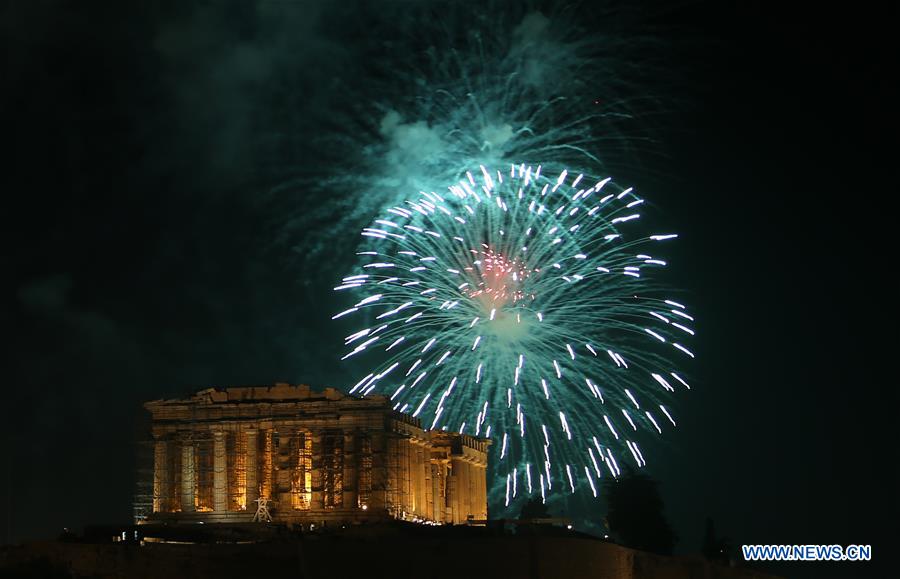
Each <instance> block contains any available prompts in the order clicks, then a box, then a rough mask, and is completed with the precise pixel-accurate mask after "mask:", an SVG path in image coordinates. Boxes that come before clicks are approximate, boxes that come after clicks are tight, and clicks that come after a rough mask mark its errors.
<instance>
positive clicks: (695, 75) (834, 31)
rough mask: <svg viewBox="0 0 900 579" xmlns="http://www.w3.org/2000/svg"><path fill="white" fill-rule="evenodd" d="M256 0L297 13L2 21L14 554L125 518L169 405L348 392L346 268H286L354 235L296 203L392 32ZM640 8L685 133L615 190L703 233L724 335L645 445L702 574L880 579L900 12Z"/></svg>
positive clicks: (888, 486) (350, 15) (684, 549)
mask: <svg viewBox="0 0 900 579" xmlns="http://www.w3.org/2000/svg"><path fill="white" fill-rule="evenodd" d="M257 3H258V4H266V5H268V6H270V7H272V6H274V7H281V8H280V9H281V10H282V12H278V13H277V14H278V17H270V18H258V17H255V16H254V14H256V13H255V12H254V10H255V7H254V5H253V4H254V3H253V2H243V3H230V2H226V1H221V2H195V3H187V2H175V1H171V2H170V1H165V0H153V1H150V2H93V3H90V6H88V5H87V3H84V2H74V1H61V0H55V1H46V2H24V1H16V0H12V1H8V2H4V3H3V5H2V8H0V11H2V12H0V15H2V16H0V22H2V25H3V26H2V28H3V32H2V34H3V37H4V46H5V49H6V50H5V51H4V52H5V58H4V62H5V66H4V67H3V80H2V86H3V91H2V114H3V125H2V126H3V134H4V137H5V140H6V142H7V146H6V147H5V149H6V153H5V154H4V155H3V183H4V185H3V186H2V190H3V202H4V207H3V209H2V211H0V214H2V215H3V221H4V226H3V233H4V236H5V238H6V239H5V242H4V247H5V251H4V252H3V254H2V255H3V271H4V275H3V279H4V280H5V281H4V284H3V291H4V293H3V309H2V318H0V321H2V327H3V328H4V330H5V333H6V335H7V343H8V344H9V346H11V351H9V346H8V347H7V351H8V353H9V354H10V357H9V359H8V360H9V361H8V362H6V363H5V364H4V366H5V367H6V368H7V369H10V368H11V370H12V372H11V374H10V373H9V372H7V374H6V376H5V377H4V380H3V383H4V388H3V390H4V394H3V396H2V399H0V405H2V406H0V407H2V409H3V449H4V456H3V458H2V464H3V467H2V472H3V473H4V475H3V477H2V478H3V480H2V481H0V485H2V489H3V493H2V501H3V502H2V504H0V512H3V513H4V515H3V517H2V518H3V521H2V522H3V525H4V529H3V531H4V532H3V533H2V535H0V536H2V539H3V541H4V542H6V541H12V542H20V541H24V540H30V539H35V538H47V537H52V536H55V535H56V534H57V533H58V532H59V531H60V530H61V529H62V528H63V527H70V528H78V527H80V526H82V525H84V524H89V523H105V522H124V521H128V520H129V517H130V501H131V494H132V491H133V487H134V482H133V480H134V473H133V468H134V459H133V455H134V445H135V440H137V439H138V438H139V437H142V436H145V435H146V429H147V427H148V423H147V417H146V416H145V414H146V413H145V411H144V410H143V408H142V406H141V403H142V402H144V401H147V400H152V399H157V398H162V397H174V396H183V395H186V394H188V393H190V392H192V391H195V390H199V389H201V388H205V387H208V386H227V385H246V384H259V385H264V384H270V383H273V382H275V381H288V382H292V383H309V384H312V385H314V386H320V387H324V386H338V387H343V386H346V385H347V383H348V382H349V381H350V379H351V376H350V375H349V373H348V372H347V370H346V369H345V368H343V367H342V366H341V365H339V364H338V358H339V356H340V354H339V353H338V352H339V350H340V348H339V347H340V341H339V340H340V336H341V335H342V333H341V331H340V329H333V327H332V326H333V324H330V323H329V317H330V315H331V314H332V313H333V312H334V311H336V309H335V307H336V306H335V302H334V300H333V298H332V296H331V285H332V284H330V281H329V280H332V279H338V278H339V277H340V276H341V275H343V274H345V272H346V270H347V269H348V268H349V267H350V265H351V264H352V260H348V259H346V257H345V256H344V255H342V254H337V253H334V254H327V255H326V256H325V257H327V259H325V260H323V261H321V262H319V263H317V264H315V267H314V268H313V269H314V271H309V264H307V263H304V261H303V260H302V258H300V257H298V255H297V253H296V252H295V251H292V247H294V246H296V245H298V244H303V243H304V242H305V241H306V240H307V239H308V238H310V237H321V236H328V235H339V236H341V237H347V236H351V235H355V233H354V232H334V231H329V229H328V224H327V223H324V222H323V223H319V224H313V225H309V224H306V225H304V226H303V227H299V226H291V224H289V223H286V222H285V218H284V216H285V215H286V214H289V213H291V212H292V211H295V210H296V207H292V204H299V203H311V202H312V203H315V202H318V201H321V200H320V199H315V198H313V197H310V195H311V194H308V195H305V196H296V194H285V195H279V194H278V193H274V192H273V188H274V187H276V186H277V185H278V184H279V183H280V182H283V181H284V180H286V179H290V178H291V177H292V176H293V175H295V174H298V173H303V171H304V163H310V162H311V161H310V159H311V158H312V156H311V155H310V145H309V144H308V143H309V141H310V135H311V134H312V133H313V132H317V131H321V130H323V127H325V128H328V129H329V130H340V129H339V128H334V127H329V123H328V118H329V117H330V116H331V115H330V110H329V109H330V107H335V106H354V107H357V108H358V109H359V110H365V108H366V106H367V105H368V104H369V102H368V99H369V95H367V94H365V92H364V91H363V92H360V93H358V94H354V95H353V98H352V99H348V98H347V95H341V96H340V98H338V97H337V96H336V95H335V94H333V92H334V91H335V90H336V89H335V88H334V87H335V86H338V85H339V83H338V80H340V79H341V78H346V77H352V76H353V75H354V73H355V71H359V70H361V69H364V68H365V67H366V66H369V64H368V61H367V58H366V50H367V48H366V46H367V45H366V39H365V38H361V39H360V38H359V37H358V36H357V35H355V34H353V33H351V32H352V30H354V26H356V27H357V28H358V27H359V22H358V21H356V23H355V24H353V21H354V20H353V19H354V16H357V17H360V18H362V17H364V15H365V13H366V10H367V9H366V8H362V7H360V6H358V3H356V2H348V3H334V4H342V5H343V8H341V9H337V8H335V7H333V6H331V3H329V2H325V1H319V2H317V1H314V0H309V1H304V2H269V3H265V2H262V0H260V2H257ZM724 4H727V6H725V5H724ZM368 9H371V6H370V7H369V8H368ZM273 10H274V9H273ZM271 13H272V12H270V14H271ZM361 15H362V16H361ZM640 16H641V17H640V18H638V19H636V22H637V24H635V26H636V27H637V29H639V30H642V31H647V30H651V31H653V33H654V34H657V35H659V37H660V39H661V40H662V41H663V42H661V43H660V51H661V54H660V55H659V61H658V64H659V66H660V67H661V73H660V74H659V75H658V78H659V82H658V83H657V84H656V86H651V87H648V90H651V91H654V92H655V94H656V95H657V98H658V99H660V100H661V101H662V102H663V105H664V106H663V107H662V108H663V109H664V110H665V113H664V114H663V115H661V116H660V117H659V118H654V120H653V123H655V124H656V129H655V136H656V139H657V141H658V145H657V146H655V147H654V148H653V151H652V152H651V153H649V154H647V155H645V156H644V158H642V159H641V162H640V164H639V165H640V166H644V167H647V168H648V170H647V171H645V172H642V171H640V170H639V169H636V168H635V167H637V166H639V165H638V164H633V165H629V166H628V167H623V170H622V172H621V173H623V174H624V176H625V177H626V178H627V180H629V181H630V182H631V183H633V184H634V185H635V186H636V188H637V189H638V190H640V191H641V192H643V193H644V194H646V195H647V196H648V197H649V198H651V199H652V200H653V202H654V207H655V209H658V210H659V211H660V213H661V214H663V216H664V218H665V222H666V223H667V224H672V225H674V226H675V227H674V228H675V229H677V231H678V232H679V233H680V234H681V238H680V239H679V242H678V243H677V244H676V245H673V246H672V248H674V253H673V254H671V259H670V261H671V262H672V263H673V264H675V265H674V267H673V277H674V278H675V279H674V281H675V282H676V283H677V284H678V285H679V287H682V288H684V289H685V293H684V294H683V297H684V299H686V300H688V302H689V303H690V304H691V305H692V309H693V310H694V311H695V312H696V315H697V316H698V324H697V327H698V339H697V341H695V342H694V346H695V348H694V350H695V351H696V352H697V354H698V363H696V364H695V365H694V367H693V368H692V370H691V375H692V376H693V383H692V385H693V386H694V389H693V390H692V391H691V392H689V393H688V394H687V395H686V396H682V397H681V398H680V399H679V404H678V406H677V408H678V412H679V416H680V420H679V428H678V429H677V430H676V431H675V432H674V434H672V435H670V436H667V437H666V439H665V442H664V443H662V444H658V445H656V446H655V447H653V448H650V447H649V445H647V446H648V448H647V450H645V454H648V455H649V456H647V458H648V462H649V463H650V466H649V468H650V473H651V474H652V475H653V476H654V477H656V478H657V479H658V480H659V481H660V482H661V488H662V492H663V494H664V499H665V502H666V505H667V513H668V516H669V518H670V520H671V521H672V523H673V526H674V527H675V529H676V530H677V532H678V534H679V535H680V541H679V543H678V545H677V547H676V550H677V551H678V552H681V553H692V552H697V551H699V549H700V543H701V539H702V534H703V529H704V520H705V518H706V517H707V516H711V517H712V518H713V519H714V521H715V524H716V528H717V531H718V532H719V533H721V534H723V535H725V536H727V537H728V538H729V539H730V541H731V543H732V544H737V545H740V544H742V543H767V544H771V543H791V544H794V543H797V544H806V543H824V544H834V543H837V544H850V543H855V544H867V543H871V544H873V545H874V549H873V551H874V557H875V558H876V559H881V561H880V562H879V563H877V564H876V563H872V564H869V565H867V564H864V563H858V564H855V565H854V566H853V567H852V569H851V568H849V567H847V566H842V565H839V564H832V563H818V564H812V563H810V564H805V565H802V564H791V565H787V566H782V567H778V568H777V570H778V571H779V572H781V573H783V574H785V575H786V576H836V577H837V576H860V577H862V576H878V573H879V572H880V571H879V569H881V570H882V571H883V565H884V564H885V561H884V560H885V559H886V558H888V557H889V556H891V555H889V552H890V549H891V548H892V546H891V545H890V544H888V543H886V542H884V539H883V537H884V536H885V530H886V529H887V528H888V526H889V525H890V526H891V527H893V528H894V529H896V518H897V515H898V508H897V506H898V505H897V493H896V491H897V489H898V481H897V466H896V465H897V458H898V453H897V449H896V442H897V435H896V430H892V429H891V426H893V425H894V422H895V420H896V419H895V418H894V416H895V409H896V408H897V394H896V392H897V390H896V388H897V379H896V377H895V376H896V374H893V373H891V372H889V371H888V367H890V366H892V365H893V362H894V360H893V359H892V356H894V355H895V352H894V350H895V347H896V343H897V338H896V325H895V323H894V319H895V318H896V316H895V309H896V307H895V305H894V303H893V298H894V297H895V294H896V292H897V289H898V286H897V283H896V281H894V282H892V281H890V279H891V277H892V274H893V272H892V270H893V266H892V264H896V261H897V257H896V256H895V255H894V249H895V244H893V243H891V242H890V241H889V239H890V238H891V237H892V235H891V234H892V233H893V231H892V230H891V225H892V224H889V219H888V215H889V214H890V213H892V212H893V211H894V209H893V207H892V205H893V204H894V203H895V202H896V199H894V197H895V196H896V189H897V187H896V183H897V171H896V160H895V158H894V156H895V154H896V152H897V150H898V148H897V143H896V136H897V130H896V126H895V125H894V124H892V122H891V117H892V116H893V113H894V107H895V105H896V103H897V99H896V95H895V93H894V92H893V91H894V89H893V86H892V84H893V82H894V77H895V75H896V71H897V63H896V61H895V58H894V54H895V52H896V51H897V47H896V46H895V38H894V37H895V36H896V30H895V29H893V28H892V26H894V25H895V24H896V22H898V19H897V16H898V15H897V10H896V9H895V8H876V7H874V5H873V6H864V5H863V4H862V3H849V4H847V5H846V6H844V7H840V8H837V7H835V8H830V7H829V8H826V7H824V6H822V5H813V4H811V5H810V7H809V8H798V7H794V8H787V9H786V8H784V7H782V6H781V5H780V3H772V4H771V5H768V4H761V3H756V2H735V3H723V2H679V3H670V4H665V3H653V4H647V6H646V8H645V9H644V13H642V14H641V15H640ZM588 18H589V16H588ZM346 22H350V24H345V23H346ZM587 23H590V20H588V21H587ZM597 24H598V25H599V24H600V23H597ZM336 79H337V80H336ZM347 103H350V104H347ZM373 114H375V113H373ZM319 169H321V167H319ZM613 169H615V167H613ZM325 170H327V168H326V169H325ZM894 535H895V536H896V531H894Z"/></svg>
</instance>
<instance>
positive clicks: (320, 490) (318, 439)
mask: <svg viewBox="0 0 900 579" xmlns="http://www.w3.org/2000/svg"><path fill="white" fill-rule="evenodd" d="M307 436H310V434H307ZM311 436H312V468H313V471H312V493H311V495H312V500H311V501H310V503H311V504H310V509H311V510H313V511H321V510H322V509H324V508H325V492H324V491H325V488H324V487H325V480H324V477H323V476H322V475H323V472H322V470H323V467H324V466H325V465H324V464H323V463H324V460H323V456H322V432H321V431H318V430H316V431H313V432H312V434H311Z"/></svg>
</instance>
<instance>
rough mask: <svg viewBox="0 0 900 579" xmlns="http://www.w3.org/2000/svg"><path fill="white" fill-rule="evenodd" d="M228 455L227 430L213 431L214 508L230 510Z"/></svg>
mask: <svg viewBox="0 0 900 579" xmlns="http://www.w3.org/2000/svg"><path fill="white" fill-rule="evenodd" d="M227 467H228V455H227V454H226V451H225V432H224V431H222V430H217V431H215V432H213V510H214V511H215V512H217V513H220V512H225V511H227V510H228V468H227Z"/></svg>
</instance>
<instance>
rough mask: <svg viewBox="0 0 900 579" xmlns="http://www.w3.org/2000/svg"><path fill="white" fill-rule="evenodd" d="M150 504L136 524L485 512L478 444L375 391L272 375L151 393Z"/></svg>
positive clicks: (455, 520) (444, 516) (483, 461)
mask: <svg viewBox="0 0 900 579" xmlns="http://www.w3.org/2000/svg"><path fill="white" fill-rule="evenodd" d="M144 406H145V408H147V410H149V411H150V413H151V414H152V434H153V471H152V477H153V484H152V488H153V494H152V509H151V512H150V513H149V514H148V515H147V517H146V519H144V520H141V521H139V522H142V523H148V522H161V521H166V522H201V521H202V522H204V523H214V522H221V523H244V522H251V521H252V520H253V518H254V515H255V514H256V513H257V507H258V504H259V502H258V499H260V498H262V499H263V502H265V499H268V500H269V501H271V502H269V509H270V512H271V518H272V520H273V521H274V522H283V523H289V524H300V525H307V524H314V525H325V526H329V525H333V524H343V523H361V522H366V521H379V520H385V519H388V518H393V519H403V520H408V521H417V522H433V523H440V524H460V523H466V522H467V521H468V520H470V519H474V520H484V519H486V518H487V500H486V487H485V470H486V466H487V451H488V448H487V447H488V444H489V441H488V440H486V439H483V438H476V437H472V436H468V435H464V434H457V433H452V432H446V431H426V430H424V429H423V428H422V425H421V423H420V422H419V421H418V420H417V419H415V418H412V417H410V416H407V415H405V414H401V413H399V412H396V411H394V410H392V408H391V405H390V402H389V400H388V399H387V398H385V397H381V396H371V397H366V398H355V397H351V396H346V395H344V394H342V393H340V392H338V391H337V390H334V389H331V388H328V389H326V390H324V391H323V392H317V391H314V390H311V389H310V388H309V386H305V385H300V386H291V385H288V384H276V385H274V386H267V387H246V388H226V389H213V388H210V389H207V390H202V391H200V392H197V393H196V394H194V395H193V396H191V397H190V398H186V399H178V400H156V401H153V402H148V403H146V404H145V405H144Z"/></svg>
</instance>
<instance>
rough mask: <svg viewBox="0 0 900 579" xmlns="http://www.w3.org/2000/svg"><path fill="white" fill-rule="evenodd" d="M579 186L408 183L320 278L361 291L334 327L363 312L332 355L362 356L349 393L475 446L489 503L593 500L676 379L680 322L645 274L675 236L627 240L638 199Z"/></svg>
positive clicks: (576, 178)
mask: <svg viewBox="0 0 900 579" xmlns="http://www.w3.org/2000/svg"><path fill="white" fill-rule="evenodd" d="M586 180H587V179H586V178H585V177H584V176H583V175H580V174H579V175H572V174H568V173H567V172H566V171H562V173H561V174H559V175H558V176H555V175H554V176H553V177H552V178H548V177H545V176H544V175H543V174H542V169H541V167H540V166H537V167H532V166H526V165H524V164H523V165H515V166H512V167H510V168H509V170H505V171H504V172H502V173H501V172H500V171H496V172H494V171H489V170H488V169H486V168H484V167H481V170H480V171H476V172H475V174H474V175H473V174H472V173H471V172H469V173H466V174H465V178H464V179H462V180H461V181H459V182H458V183H456V184H454V185H452V186H450V187H449V189H448V190H447V191H446V192H443V193H440V194H438V193H434V192H430V193H427V192H421V193H420V195H419V196H418V197H417V198H416V199H414V200H409V201H406V202H405V203H402V204H398V205H396V206H393V207H391V208H389V209H388V210H387V212H386V214H385V216H384V217H382V218H379V219H376V220H375V221H374V223H372V224H371V226H369V227H367V228H365V229H364V230H363V231H362V235H363V236H364V238H366V240H367V243H366V245H365V246H364V248H363V249H365V251H361V252H360V256H361V257H362V259H363V262H364V263H363V265H361V271H360V272H359V273H357V274H354V275H350V276H348V277H346V278H344V279H343V281H342V283H341V284H340V285H339V286H337V287H336V288H335V289H336V290H338V291H341V292H343V291H349V292H352V293H354V294H362V295H361V296H360V298H359V299H358V300H355V301H354V305H353V306H352V307H350V308H348V309H346V310H345V311H342V312H340V313H338V314H336V315H335V316H334V319H340V320H343V321H346V320H347V319H353V318H359V317H365V318H366V320H367V321H368V322H370V324H369V325H368V327H365V328H362V329H359V330H358V331H355V332H353V333H351V334H350V335H348V336H347V337H346V339H345V345H346V346H347V348H348V351H347V353H346V355H345V356H344V359H348V358H355V357H362V356H366V357H371V358H374V359H375V363H376V365H377V366H376V368H375V369H374V370H372V371H371V372H369V373H368V374H366V376H364V377H363V378H362V379H361V380H359V382H358V383H356V385H355V386H353V388H352V389H351V393H354V394H357V395H361V396H367V395H369V394H371V393H379V394H383V395H385V396H388V397H390V399H391V400H392V401H393V403H394V408H395V409H396V410H399V411H402V412H407V413H410V414H412V415H413V416H415V417H418V418H419V419H420V420H422V423H423V426H425V427H426V428H431V429H449V430H455V431H460V432H464V433H466V434H472V435H476V436H483V437H489V438H491V439H492V440H493V444H494V448H493V450H492V461H491V462H492V464H491V471H490V472H491V480H490V481H489V488H490V489H491V493H490V495H491V502H492V504H501V503H502V504H504V505H506V506H508V505H509V504H510V502H511V501H513V500H515V499H516V498H517V497H520V496H522V495H532V496H542V497H544V498H545V499H547V498H548V497H549V496H550V495H551V493H553V494H554V495H556V494H557V493H562V494H563V495H569V494H572V493H578V492H584V493H590V494H592V495H593V496H597V494H598V491H599V479H600V478H601V477H606V476H618V475H619V474H620V472H621V469H622V467H623V465H622V462H623V461H630V462H633V463H634V464H635V465H637V466H638V467H640V466H643V465H644V464H645V460H644V456H643V453H642V452H641V448H640V446H639V445H638V442H639V439H641V440H643V439H646V438H648V437H650V438H652V437H655V436H658V435H660V434H662V432H663V430H664V429H665V428H667V427H672V426H674V425H675V419H674V416H673V413H672V411H671V410H670V408H669V407H668V406H667V403H668V402H667V400H668V399H669V398H670V397H671V396H672V395H673V394H674V393H675V391H676V390H677V389H680V388H689V387H688V384H687V382H686V381H685V380H684V379H683V378H682V376H681V375H680V374H679V373H678V371H677V369H676V368H675V365H676V363H677V362H682V361H684V360H690V359H691V358H693V357H694V354H693V353H692V352H691V351H690V350H689V349H688V347H687V346H685V342H686V341H687V340H689V339H690V338H691V336H693V334H694V331H693V329H691V326H692V322H693V317H691V315H690V313H689V312H688V311H687V309H686V308H685V306H684V305H683V304H681V303H678V302H676V301H673V300H672V299H669V297H668V296H667V295H666V294H665V293H663V291H662V289H661V288H660V287H659V285H658V284H656V283H655V282H654V280H653V277H654V276H653V274H654V272H656V271H658V270H659V269H660V268H663V267H665V265H666V262H665V261H664V260H663V259H660V258H659V257H658V256H657V251H658V250H659V249H660V243H662V242H665V241H666V240H669V239H672V238H675V237H676V235H674V234H667V233H662V234H653V235H649V236H648V235H644V234H640V233H635V232H633V230H634V229H636V224H637V223H638V222H639V219H640V209H641V206H642V204H643V202H644V200H643V199H642V198H640V197H639V196H637V195H636V194H635V193H634V192H633V191H632V190H631V189H621V188H619V187H617V186H616V185H615V184H614V183H612V182H611V181H610V179H603V180H600V181H599V182H593V180H591V182H589V183H586V182H585V181H586ZM364 314H367V315H365V316H364ZM557 496H558V495H557Z"/></svg>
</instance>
